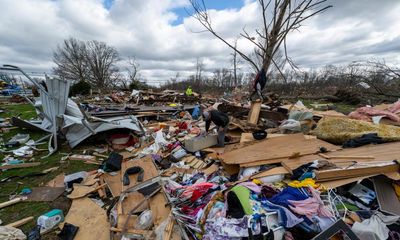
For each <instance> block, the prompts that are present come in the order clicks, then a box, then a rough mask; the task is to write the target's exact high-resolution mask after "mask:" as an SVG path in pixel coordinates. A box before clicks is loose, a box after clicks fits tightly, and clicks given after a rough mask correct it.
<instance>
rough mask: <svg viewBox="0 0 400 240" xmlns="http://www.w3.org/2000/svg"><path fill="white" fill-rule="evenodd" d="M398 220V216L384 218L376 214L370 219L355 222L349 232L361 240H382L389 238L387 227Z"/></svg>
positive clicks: (378, 213) (384, 216) (381, 214)
mask: <svg viewBox="0 0 400 240" xmlns="http://www.w3.org/2000/svg"><path fill="white" fill-rule="evenodd" d="M399 219H400V216H386V215H384V214H383V213H380V212H377V213H375V214H374V215H372V217H371V218H369V219H366V220H364V221H362V222H361V223H359V222H355V223H354V224H353V226H352V228H351V230H352V231H353V232H354V233H355V234H356V235H357V236H358V237H359V238H360V239H362V240H382V239H387V238H388V237H389V232H390V230H389V228H388V227H387V225H391V224H394V223H395V222H397V221H398V220H399Z"/></svg>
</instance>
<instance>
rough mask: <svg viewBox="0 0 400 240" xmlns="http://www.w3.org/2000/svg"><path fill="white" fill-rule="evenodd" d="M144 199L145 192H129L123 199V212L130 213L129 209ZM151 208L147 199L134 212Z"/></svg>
mask: <svg viewBox="0 0 400 240" xmlns="http://www.w3.org/2000/svg"><path fill="white" fill-rule="evenodd" d="M143 200H144V196H143V194H141V193H139V192H133V193H129V194H128V195H127V196H126V197H125V198H124V200H123V201H122V214H125V215H128V213H129V211H130V210H131V209H132V208H134V207H135V206H136V205H137V204H138V203H140V202H141V201H143ZM148 208H149V204H148V202H147V201H146V202H145V203H143V204H142V205H141V206H140V207H138V209H136V210H135V211H134V213H138V212H143V211H144V210H146V209H148Z"/></svg>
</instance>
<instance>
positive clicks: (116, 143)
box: [110, 133, 139, 149]
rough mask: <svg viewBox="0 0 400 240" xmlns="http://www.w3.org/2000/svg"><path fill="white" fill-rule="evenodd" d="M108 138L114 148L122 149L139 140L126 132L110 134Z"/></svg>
mask: <svg viewBox="0 0 400 240" xmlns="http://www.w3.org/2000/svg"><path fill="white" fill-rule="evenodd" d="M110 140H111V143H112V146H113V148H114V149H123V148H126V147H129V146H132V145H134V144H135V143H137V142H138V141H139V140H138V138H136V137H134V136H132V135H131V134H126V133H116V134H112V135H111V137H110Z"/></svg>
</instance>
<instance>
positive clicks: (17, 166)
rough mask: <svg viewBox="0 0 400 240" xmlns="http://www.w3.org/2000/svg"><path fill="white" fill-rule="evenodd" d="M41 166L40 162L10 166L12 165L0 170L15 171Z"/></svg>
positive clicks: (0, 167)
mask: <svg viewBox="0 0 400 240" xmlns="http://www.w3.org/2000/svg"><path fill="white" fill-rule="evenodd" d="M39 165H40V162H32V163H20V164H10V165H3V166H0V170H5V169H14V168H27V167H36V166H39Z"/></svg>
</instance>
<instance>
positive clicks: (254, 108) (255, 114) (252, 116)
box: [247, 101, 261, 125]
mask: <svg viewBox="0 0 400 240" xmlns="http://www.w3.org/2000/svg"><path fill="white" fill-rule="evenodd" d="M260 111H261V101H253V102H251V107H250V112H249V115H248V116H247V122H248V123H250V124H255V125H257V123H258V118H259V117H260Z"/></svg>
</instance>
